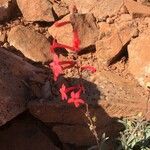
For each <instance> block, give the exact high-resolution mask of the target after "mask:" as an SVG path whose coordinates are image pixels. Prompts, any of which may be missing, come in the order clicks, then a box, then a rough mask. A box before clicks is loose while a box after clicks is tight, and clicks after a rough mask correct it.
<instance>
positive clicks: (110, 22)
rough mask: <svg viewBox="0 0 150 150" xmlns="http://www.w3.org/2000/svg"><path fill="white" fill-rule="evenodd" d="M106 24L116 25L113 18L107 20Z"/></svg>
mask: <svg viewBox="0 0 150 150" xmlns="http://www.w3.org/2000/svg"><path fill="white" fill-rule="evenodd" d="M106 22H107V23H109V24H112V23H114V20H113V19H112V18H107V20H106Z"/></svg>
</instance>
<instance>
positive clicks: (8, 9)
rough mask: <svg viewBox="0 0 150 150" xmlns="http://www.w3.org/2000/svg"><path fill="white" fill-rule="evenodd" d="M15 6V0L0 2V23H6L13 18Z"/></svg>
mask: <svg viewBox="0 0 150 150" xmlns="http://www.w3.org/2000/svg"><path fill="white" fill-rule="evenodd" d="M16 10H18V8H17V4H16V1H15V0H1V1H0V22H3V21H6V20H8V19H10V18H12V17H13V16H14V14H15V13H16V12H17V11H16Z"/></svg>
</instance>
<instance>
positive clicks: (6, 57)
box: [0, 48, 42, 126]
mask: <svg viewBox="0 0 150 150" xmlns="http://www.w3.org/2000/svg"><path fill="white" fill-rule="evenodd" d="M37 72H38V75H37ZM39 72H41V73H42V69H39V68H36V67H34V66H32V65H30V64H29V63H27V62H25V61H24V60H23V59H22V58H20V57H18V56H16V55H14V54H12V53H11V52H8V51H6V50H5V49H3V48H0V112H1V113H0V126H1V125H4V124H5V123H6V122H8V121H10V120H11V119H13V118H14V117H16V116H17V115H19V114H20V113H22V112H23V111H25V110H26V109H27V108H26V105H27V103H28V99H29V97H30V92H29V89H28V88H27V85H28V84H27V82H29V79H32V80H35V81H38V79H40V78H41V75H40V74H39Z"/></svg>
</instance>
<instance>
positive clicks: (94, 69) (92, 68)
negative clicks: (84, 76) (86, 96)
mask: <svg viewBox="0 0 150 150" xmlns="http://www.w3.org/2000/svg"><path fill="white" fill-rule="evenodd" d="M83 70H88V71H91V72H92V73H94V72H96V68H94V67H93V66H83V67H81V71H83Z"/></svg>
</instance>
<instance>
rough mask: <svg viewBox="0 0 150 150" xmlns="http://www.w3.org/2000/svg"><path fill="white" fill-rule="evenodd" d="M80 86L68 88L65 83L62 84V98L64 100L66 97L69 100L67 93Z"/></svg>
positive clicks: (60, 90)
mask: <svg viewBox="0 0 150 150" xmlns="http://www.w3.org/2000/svg"><path fill="white" fill-rule="evenodd" d="M78 88H80V85H77V86H72V87H69V88H66V86H65V85H64V84H62V86H61V88H60V89H59V92H60V94H61V99H62V100H65V99H66V100H67V93H68V92H70V91H72V90H74V89H78Z"/></svg>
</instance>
